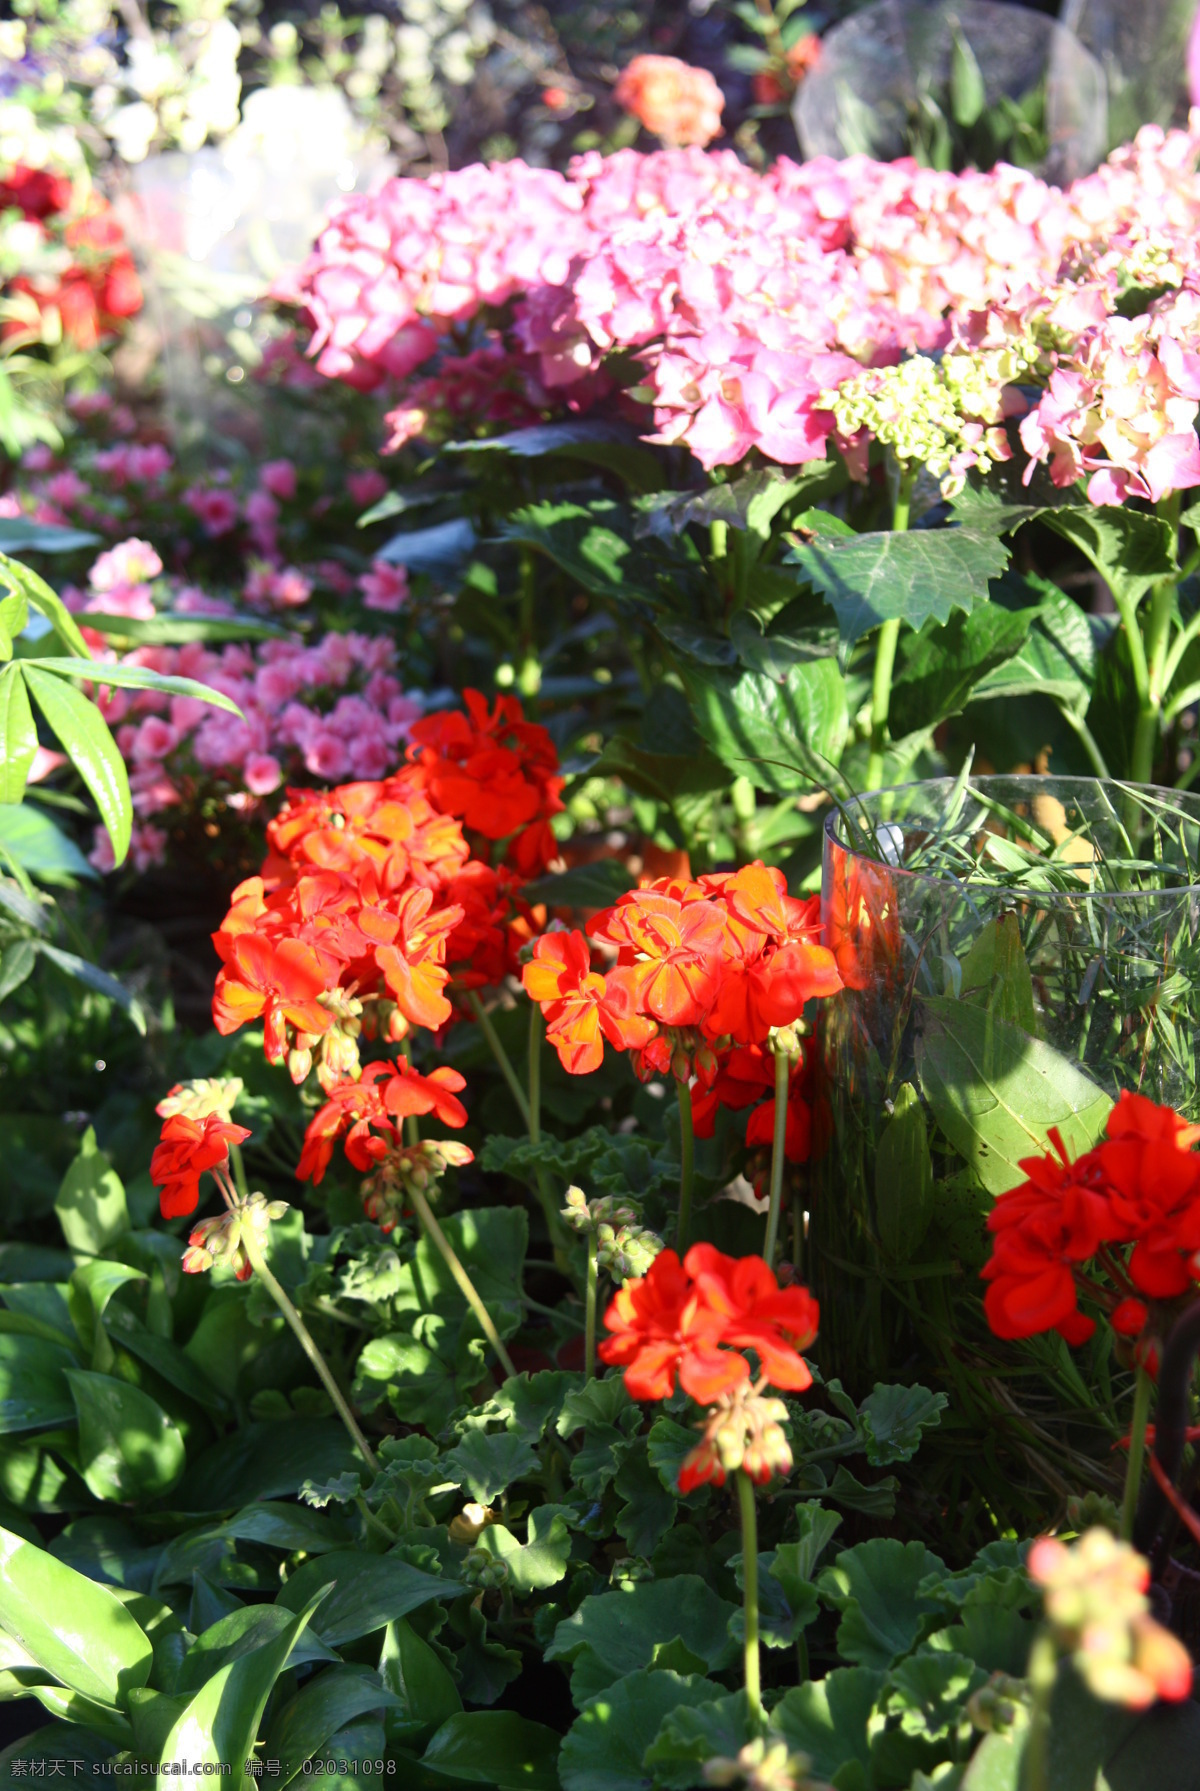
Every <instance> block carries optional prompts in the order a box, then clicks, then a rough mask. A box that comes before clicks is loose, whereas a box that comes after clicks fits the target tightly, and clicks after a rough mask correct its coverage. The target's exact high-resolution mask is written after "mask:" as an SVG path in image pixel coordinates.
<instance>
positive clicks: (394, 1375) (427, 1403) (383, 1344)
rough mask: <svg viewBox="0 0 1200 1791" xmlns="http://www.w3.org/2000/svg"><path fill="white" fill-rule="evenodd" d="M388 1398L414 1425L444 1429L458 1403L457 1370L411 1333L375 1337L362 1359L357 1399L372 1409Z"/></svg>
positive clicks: (355, 1386) (359, 1360) (355, 1383)
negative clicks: (410, 1334)
mask: <svg viewBox="0 0 1200 1791" xmlns="http://www.w3.org/2000/svg"><path fill="white" fill-rule="evenodd" d="M384 1397H387V1398H388V1399H390V1400H391V1402H392V1404H393V1405H394V1406H395V1408H396V1410H397V1411H400V1412H403V1413H404V1415H405V1418H406V1420H407V1421H408V1422H409V1423H410V1424H427V1425H431V1426H433V1427H434V1428H435V1429H440V1428H441V1426H442V1425H443V1424H445V1422H446V1420H447V1419H448V1418H449V1416H450V1413H451V1412H452V1411H453V1410H454V1407H455V1406H456V1405H457V1403H458V1390H457V1387H456V1384H455V1379H454V1370H453V1368H452V1367H451V1366H450V1364H449V1363H447V1362H444V1361H443V1360H442V1358H441V1356H437V1355H435V1354H434V1353H433V1351H432V1350H431V1349H426V1347H425V1345H424V1344H423V1343H418V1342H417V1340H416V1338H415V1337H410V1336H409V1335H408V1333H407V1332H392V1333H389V1334H388V1335H387V1336H385V1337H373V1338H372V1339H371V1341H370V1343H368V1344H367V1345H366V1347H365V1348H364V1349H363V1351H362V1353H361V1354H360V1356H359V1358H358V1368H357V1372H356V1374H355V1378H354V1398H355V1400H356V1401H357V1402H358V1403H359V1404H361V1405H363V1406H364V1407H366V1408H367V1409H369V1408H370V1407H371V1406H373V1405H377V1404H378V1403H379V1401H380V1400H381V1399H382V1398H384Z"/></svg>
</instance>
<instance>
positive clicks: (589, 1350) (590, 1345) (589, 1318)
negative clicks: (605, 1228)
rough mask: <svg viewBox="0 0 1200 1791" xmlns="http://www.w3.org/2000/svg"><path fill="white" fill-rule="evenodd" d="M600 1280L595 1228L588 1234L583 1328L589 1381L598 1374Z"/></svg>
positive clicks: (585, 1369)
mask: <svg viewBox="0 0 1200 1791" xmlns="http://www.w3.org/2000/svg"><path fill="white" fill-rule="evenodd" d="M598 1280H599V1265H598V1264H597V1261H596V1233H595V1231H594V1229H593V1230H589V1231H588V1234H587V1291H586V1296H585V1298H586V1305H585V1307H584V1330H583V1372H584V1374H585V1375H586V1376H587V1378H588V1380H589V1381H590V1380H594V1379H595V1376H596V1283H597V1281H598Z"/></svg>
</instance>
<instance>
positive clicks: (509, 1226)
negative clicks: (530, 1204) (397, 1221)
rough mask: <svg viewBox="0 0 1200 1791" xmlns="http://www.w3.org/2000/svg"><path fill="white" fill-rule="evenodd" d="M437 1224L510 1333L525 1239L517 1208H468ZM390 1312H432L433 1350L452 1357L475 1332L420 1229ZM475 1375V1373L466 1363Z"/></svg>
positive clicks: (515, 1320) (516, 1322) (518, 1310)
mask: <svg viewBox="0 0 1200 1791" xmlns="http://www.w3.org/2000/svg"><path fill="white" fill-rule="evenodd" d="M442 1229H443V1230H444V1232H445V1233H446V1236H447V1238H448V1239H449V1242H450V1245H451V1248H452V1249H453V1250H454V1252H455V1254H456V1255H457V1256H458V1259H459V1261H460V1262H461V1263H462V1264H463V1266H464V1268H465V1269H466V1271H467V1273H468V1274H469V1275H470V1277H471V1279H472V1281H473V1282H474V1283H475V1286H476V1289H477V1290H478V1293H479V1297H480V1299H481V1300H482V1301H483V1303H484V1305H485V1306H486V1307H487V1309H488V1311H489V1313H490V1314H491V1316H492V1319H493V1321H494V1323H495V1325H496V1329H497V1330H498V1331H499V1333H500V1335H501V1337H511V1336H512V1334H513V1332H514V1331H516V1330H517V1329H518V1327H519V1326H520V1324H521V1320H522V1317H523V1308H522V1305H521V1277H522V1273H523V1270H524V1263H525V1249H526V1246H527V1244H528V1241H529V1221H528V1218H527V1217H526V1214H525V1212H524V1209H523V1208H521V1207H502V1206H493V1207H473V1208H471V1210H470V1211H467V1212H460V1213H453V1214H451V1215H450V1217H449V1218H447V1219H445V1220H443V1222H442ZM392 1311H393V1312H394V1313H395V1314H396V1316H397V1317H399V1318H403V1317H404V1315H406V1314H408V1313H412V1314H414V1315H415V1314H417V1313H432V1314H434V1315H435V1316H436V1317H437V1318H438V1319H441V1320H442V1321H443V1325H444V1341H443V1339H442V1337H439V1340H438V1343H439V1353H441V1354H442V1355H444V1356H446V1357H447V1358H448V1359H450V1360H456V1359H457V1356H458V1352H459V1349H460V1347H461V1346H463V1345H465V1344H466V1343H467V1342H468V1341H469V1340H470V1339H471V1338H474V1337H478V1336H481V1335H482V1333H481V1331H480V1329H479V1321H478V1319H477V1318H476V1317H475V1314H474V1313H473V1312H472V1311H471V1309H470V1307H469V1306H468V1305H467V1303H466V1301H465V1300H464V1298H463V1296H462V1294H461V1293H460V1292H459V1289H458V1286H457V1283H456V1282H455V1280H454V1278H453V1276H452V1275H451V1273H450V1270H449V1269H448V1268H447V1266H446V1262H445V1259H444V1257H443V1256H442V1254H441V1252H440V1251H439V1250H438V1249H437V1247H436V1246H435V1245H434V1244H432V1243H431V1242H430V1240H429V1239H428V1237H426V1235H425V1234H424V1233H422V1234H421V1237H420V1239H419V1240H418V1243H417V1247H416V1249H415V1251H414V1252H413V1258H412V1261H411V1262H408V1263H405V1265H404V1266H403V1268H402V1269H401V1271H400V1276H399V1284H398V1286H397V1289H396V1292H395V1294H394V1295H393V1298H392ZM472 1373H473V1375H474V1378H475V1379H476V1380H477V1379H478V1378H479V1377H478V1374H477V1373H475V1369H474V1366H472Z"/></svg>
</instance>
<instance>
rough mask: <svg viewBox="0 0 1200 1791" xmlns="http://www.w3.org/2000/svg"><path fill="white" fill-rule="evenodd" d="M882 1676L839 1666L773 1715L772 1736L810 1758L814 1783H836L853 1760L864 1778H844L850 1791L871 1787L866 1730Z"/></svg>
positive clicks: (787, 1697) (787, 1698) (787, 1696)
mask: <svg viewBox="0 0 1200 1791" xmlns="http://www.w3.org/2000/svg"><path fill="white" fill-rule="evenodd" d="M883 1681H884V1675H883V1674H882V1673H876V1672H872V1671H871V1670H870V1669H869V1668H867V1667H835V1668H834V1670H833V1672H832V1673H828V1674H826V1676H825V1678H824V1679H810V1680H809V1681H808V1683H807V1684H805V1685H795V1686H793V1687H792V1689H791V1690H790V1691H788V1692H785V1693H784V1695H783V1697H782V1698H781V1699H780V1700H779V1702H778V1704H776V1706H775V1708H774V1710H773V1711H772V1712H771V1728H772V1731H774V1732H777V1733H778V1734H780V1735H781V1736H782V1737H783V1739H784V1740H785V1741H786V1742H787V1744H788V1747H789V1749H790V1750H792V1751H793V1752H795V1753H800V1754H807V1755H808V1757H809V1770H810V1771H811V1772H812V1774H813V1776H814V1777H816V1778H832V1777H833V1775H834V1773H838V1776H839V1779H841V1775H842V1771H843V1770H844V1768H845V1767H846V1765H847V1763H848V1762H850V1761H858V1762H859V1763H860V1764H861V1766H862V1776H861V1778H859V1779H857V1781H856V1780H853V1779H849V1778H847V1779H844V1780H842V1783H844V1784H845V1785H846V1786H847V1787H850V1786H854V1787H855V1791H858V1788H861V1791H867V1786H868V1784H869V1783H870V1781H869V1779H868V1777H867V1773H868V1772H869V1770H870V1762H871V1746H870V1742H869V1740H868V1725H869V1724H870V1721H871V1715H872V1712H873V1710H874V1708H875V1700H876V1698H877V1697H878V1696H879V1693H880V1691H881V1690H882V1688H883Z"/></svg>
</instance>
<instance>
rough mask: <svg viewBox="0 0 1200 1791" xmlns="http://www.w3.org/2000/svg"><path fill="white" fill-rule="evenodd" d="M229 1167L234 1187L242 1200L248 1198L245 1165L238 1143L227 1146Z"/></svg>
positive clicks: (248, 1190)
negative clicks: (231, 1171)
mask: <svg viewBox="0 0 1200 1791" xmlns="http://www.w3.org/2000/svg"><path fill="white" fill-rule="evenodd" d="M229 1167H230V1168H231V1169H232V1170H233V1185H234V1187H235V1188H236V1189H237V1191H238V1193H239V1195H240V1196H241V1198H242V1199H243V1200H249V1198H250V1184H249V1183H248V1182H247V1180H246V1165H245V1163H244V1162H243V1161H242V1147H241V1145H240V1144H231V1145H230V1147H229Z"/></svg>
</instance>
